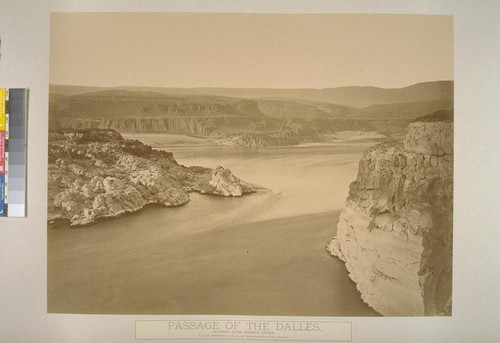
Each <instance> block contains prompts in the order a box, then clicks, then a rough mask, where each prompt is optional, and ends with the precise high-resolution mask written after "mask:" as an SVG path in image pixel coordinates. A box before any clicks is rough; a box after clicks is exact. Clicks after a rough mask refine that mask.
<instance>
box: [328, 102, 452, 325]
mask: <svg viewBox="0 0 500 343" xmlns="http://www.w3.org/2000/svg"><path fill="white" fill-rule="evenodd" d="M452 117H453V113H452V112H438V113H434V114H432V115H429V116H424V117H422V118H418V119H416V121H415V122H413V123H411V124H410V126H409V130H408V133H407V134H406V136H405V137H404V138H403V140H401V141H397V142H392V143H383V144H380V145H377V146H374V147H372V148H370V149H368V150H367V151H366V152H365V153H364V155H363V157H362V159H361V161H360V163H359V171H358V176H357V179H356V181H355V182H353V183H352V184H351V185H350V190H349V196H348V198H347V201H346V205H345V208H344V210H343V211H342V214H341V216H340V221H339V224H338V225H337V237H336V238H335V239H334V240H333V241H332V242H331V243H330V244H329V245H328V249H329V251H330V252H331V253H332V254H333V255H335V256H338V257H339V258H340V259H341V260H342V261H344V262H345V265H346V268H347V269H348V271H349V276H350V278H351V279H352V280H353V281H354V282H355V283H356V284H357V288H358V290H359V292H360V293H361V297H362V298H363V300H364V301H365V302H366V303H367V304H369V305H370V306H371V307H372V308H374V309H375V310H376V311H378V312H379V313H381V314H383V315H388V316H412V315H416V316H419V315H450V314H451V280H452V278H451V274H452V225H453V216H452V211H453V123H452Z"/></svg>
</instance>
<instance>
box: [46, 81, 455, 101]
mask: <svg viewBox="0 0 500 343" xmlns="http://www.w3.org/2000/svg"><path fill="white" fill-rule="evenodd" d="M105 89H109V88H104V87H103V88H99V87H80V86H61V85H51V93H58V94H64V95H75V94H81V93H86V92H91V91H96V90H105ZM114 89H123V90H129V91H133V92H137V91H141V92H142V91H148V92H156V93H161V94H168V95H172V96H174V95H179V94H181V95H186V94H189V95H191V96H192V95H212V96H224V97H232V98H251V99H268V100H284V99H294V100H305V101H313V102H325V103H331V104H336V105H345V106H351V107H357V108H362V107H367V106H371V105H380V104H396V103H405V102H416V101H429V100H453V81H433V82H422V83H418V84H415V85H411V86H408V87H404V88H379V87H369V86H359V87H358V86H356V87H336V88H324V89H311V88H303V89H279V88H276V89H272V88H161V87H115V88H114Z"/></svg>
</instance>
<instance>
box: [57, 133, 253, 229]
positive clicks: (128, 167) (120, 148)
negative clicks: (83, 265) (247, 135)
mask: <svg viewBox="0 0 500 343" xmlns="http://www.w3.org/2000/svg"><path fill="white" fill-rule="evenodd" d="M48 170H49V174H48V220H49V221H52V220H55V219H67V220H69V221H70V223H71V225H86V224H90V223H93V222H94V221H95V220H97V219H99V218H106V217H115V216H118V215H120V214H123V213H126V212H135V211H138V210H140V209H142V208H143V207H144V206H145V205H147V204H161V205H164V206H179V205H182V204H185V203H186V202H188V201H189V195H188V192H191V191H195V192H200V193H206V194H214V195H222V196H241V195H243V194H244V193H250V192H253V190H252V189H251V187H249V186H248V185H246V184H245V183H244V182H243V181H241V180H240V179H238V178H237V177H235V176H234V175H233V174H232V173H231V172H230V171H229V170H228V169H224V168H223V167H217V168H216V169H213V170H212V169H209V168H203V167H185V166H182V165H179V164H178V163H177V162H176V161H175V160H174V158H173V157H172V154H171V153H169V152H165V151H158V150H154V149H152V148H151V147H150V146H147V145H144V144H143V143H141V142H139V141H137V140H126V139H123V138H122V137H121V135H120V134H119V133H117V132H116V131H113V130H71V131H67V132H63V133H54V134H50V138H49V168H48Z"/></svg>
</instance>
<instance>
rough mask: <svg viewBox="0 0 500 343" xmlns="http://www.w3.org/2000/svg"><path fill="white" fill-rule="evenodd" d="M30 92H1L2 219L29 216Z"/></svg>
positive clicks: (0, 203)
mask: <svg viewBox="0 0 500 343" xmlns="http://www.w3.org/2000/svg"><path fill="white" fill-rule="evenodd" d="M27 116H28V90H27V89H17V88H10V89H9V88H0V217H25V216H26V128H27V126H26V124H27Z"/></svg>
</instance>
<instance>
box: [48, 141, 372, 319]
mask: <svg viewBox="0 0 500 343" xmlns="http://www.w3.org/2000/svg"><path fill="white" fill-rule="evenodd" d="M162 137H163V136H160V135H150V136H148V135H140V137H138V138H139V139H141V140H142V141H144V142H145V143H147V144H152V145H154V146H155V147H157V148H160V149H165V150H168V151H172V152H173V153H174V157H175V159H176V160H177V161H178V162H179V163H181V164H184V165H188V166H191V165H201V166H206V167H216V166H219V165H222V166H224V167H225V168H229V169H230V170H231V171H232V172H233V173H234V174H235V175H236V176H238V177H239V178H241V179H243V180H245V181H247V182H249V183H251V184H253V185H256V186H258V187H259V191H258V192H257V193H255V194H251V195H248V196H244V197H241V198H225V197H217V196H209V195H200V194H196V193H192V194H190V197H191V201H190V202H189V203H188V204H187V205H186V206H182V207H178V208H163V207H160V206H149V207H147V208H146V209H145V210H143V211H141V212H138V213H134V214H130V215H125V216H123V217H120V218H115V219H110V220H104V221H101V222H98V223H96V224H94V225H92V226H89V227H85V228H79V229H69V228H68V227H67V226H64V225H62V226H55V225H52V226H51V227H49V232H48V249H49V251H48V302H49V312H69V313H133V314H249V315H319V316H353V315H365V316H370V315H376V313H375V312H373V311H372V310H371V309H370V308H368V307H367V306H366V305H365V304H364V303H363V302H362V301H361V299H360V298H359V295H358V293H357V292H356V289H355V285H354V283H352V282H351V281H350V280H349V278H348V277H347V272H346V270H345V267H344V265H343V263H342V262H340V261H339V260H337V259H335V258H333V257H331V256H329V255H328V254H327V253H326V251H325V245H326V243H327V242H328V241H329V240H331V239H332V238H333V237H334V236H335V226H336V222H337V220H338V215H339V210H338V209H340V208H342V206H343V204H344V201H345V198H346V195H347V191H348V185H349V183H350V182H351V181H352V180H354V179H355V177H356V173H357V165H358V161H359V158H360V157H361V154H362V152H363V151H364V150H365V149H366V148H367V146H369V145H370V144H369V143H359V144H357V143H349V144H336V145H313V146H299V147H283V148H266V149H258V150H255V149H254V150H252V149H244V148H240V147H235V146H229V147H224V146H222V147H221V146H204V145H202V144H197V145H196V146H179V145H176V146H171V145H170V144H171V143H172V140H171V139H170V140H169V139H168V137H166V138H165V139H163V138H162ZM176 143H177V142H176Z"/></svg>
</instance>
